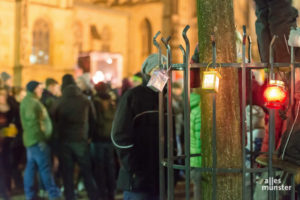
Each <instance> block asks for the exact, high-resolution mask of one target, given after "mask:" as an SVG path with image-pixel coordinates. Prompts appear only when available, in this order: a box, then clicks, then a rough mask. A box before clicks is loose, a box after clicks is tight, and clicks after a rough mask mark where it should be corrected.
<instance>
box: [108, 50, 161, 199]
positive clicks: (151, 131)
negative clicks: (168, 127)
mask: <svg viewBox="0 0 300 200" xmlns="http://www.w3.org/2000/svg"><path fill="white" fill-rule="evenodd" d="M158 68H159V65H158V54H152V55H150V56H148V58H147V59H146V60H145V62H144V63H143V65H142V74H143V84H142V85H139V86H137V87H134V88H132V89H129V90H128V91H127V92H126V93H125V94H124V95H123V96H122V97H121V99H120V102H119V104H118V107H117V111H116V114H115V118H114V121H113V125H112V132H111V139H112V142H113V144H114V146H115V148H116V151H117V154H118V157H119V159H120V162H121V168H120V170H119V177H118V181H117V187H118V189H121V190H123V191H124V200H130V199H135V200H145V199H147V200H148V199H152V200H156V199H159V153H158V146H159V144H158V141H159V125H158V93H157V92H154V91H153V90H152V89H150V88H148V87H147V82H148V81H149V79H150V77H151V75H152V73H153V72H154V70H155V69H158Z"/></svg>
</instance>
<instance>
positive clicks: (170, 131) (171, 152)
mask: <svg viewBox="0 0 300 200" xmlns="http://www.w3.org/2000/svg"><path fill="white" fill-rule="evenodd" d="M170 39H171V37H168V38H167V39H164V38H162V39H161V40H162V42H163V43H164V45H165V47H166V49H167V69H168V76H169V79H168V85H167V87H168V106H167V112H168V119H167V120H168V133H167V135H168V136H167V137H168V138H167V141H168V144H167V146H168V151H167V154H168V158H167V160H168V162H167V163H168V200H174V168H173V167H172V166H173V164H174V160H173V156H174V144H173V142H174V140H173V112H172V70H169V69H171V63H172V59H171V47H170V45H169V41H170Z"/></svg>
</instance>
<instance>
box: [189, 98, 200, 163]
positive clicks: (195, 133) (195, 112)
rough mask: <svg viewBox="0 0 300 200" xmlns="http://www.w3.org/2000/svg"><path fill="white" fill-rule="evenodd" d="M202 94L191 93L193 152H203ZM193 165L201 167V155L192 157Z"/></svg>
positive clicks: (191, 140)
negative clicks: (201, 137) (201, 136)
mask: <svg viewBox="0 0 300 200" xmlns="http://www.w3.org/2000/svg"><path fill="white" fill-rule="evenodd" d="M199 104H200V95H199V94H196V93H191V97H190V106H191V114H190V116H191V117H190V138H191V139H190V142H191V147H190V149H191V154H199V153H201V139H200V135H201V109H200V105H199ZM190 161H191V167H201V157H200V156H197V157H193V158H191V159H190Z"/></svg>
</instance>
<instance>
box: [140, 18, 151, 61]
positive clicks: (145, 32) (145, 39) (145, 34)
mask: <svg viewBox="0 0 300 200" xmlns="http://www.w3.org/2000/svg"><path fill="white" fill-rule="evenodd" d="M141 39H142V42H141V44H142V55H141V56H142V59H144V58H146V57H147V56H148V55H149V54H151V49H152V28H151V24H150V21H149V20H148V19H144V20H143V21H142V23H141Z"/></svg>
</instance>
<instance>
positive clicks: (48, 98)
mask: <svg viewBox="0 0 300 200" xmlns="http://www.w3.org/2000/svg"><path fill="white" fill-rule="evenodd" d="M57 99H58V98H57V97H56V96H55V95H53V94H52V93H51V92H49V91H48V90H44V91H43V94H42V98H41V102H42V103H43V104H44V105H45V107H46V108H47V110H48V112H49V111H50V110H51V108H52V106H53V105H54V103H55V101H56V100H57Z"/></svg>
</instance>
